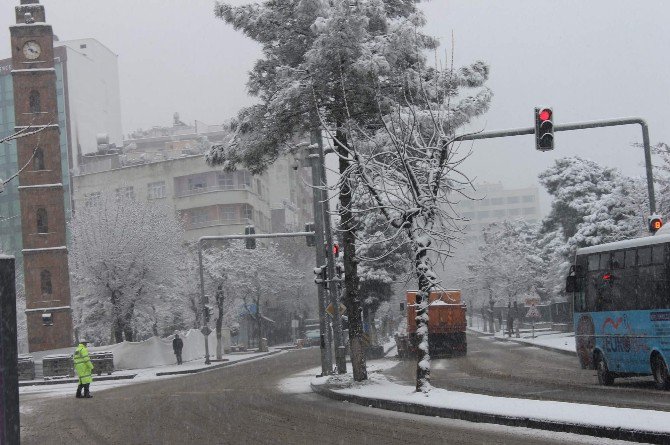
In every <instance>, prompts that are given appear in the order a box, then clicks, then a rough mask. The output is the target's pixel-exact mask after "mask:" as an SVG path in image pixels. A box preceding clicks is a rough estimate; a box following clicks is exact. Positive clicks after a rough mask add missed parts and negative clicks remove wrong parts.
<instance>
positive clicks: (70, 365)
mask: <svg viewBox="0 0 670 445" xmlns="http://www.w3.org/2000/svg"><path fill="white" fill-rule="evenodd" d="M42 373H43V374H44V379H45V380H48V379H52V378H58V377H74V362H73V361H72V356H71V355H69V354H57V355H47V356H45V357H44V358H43V359H42Z"/></svg>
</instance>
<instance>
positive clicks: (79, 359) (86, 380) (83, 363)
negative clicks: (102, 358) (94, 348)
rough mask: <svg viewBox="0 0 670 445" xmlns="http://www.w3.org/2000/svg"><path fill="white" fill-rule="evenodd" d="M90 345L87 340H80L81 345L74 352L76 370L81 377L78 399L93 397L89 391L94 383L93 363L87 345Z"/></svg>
mask: <svg viewBox="0 0 670 445" xmlns="http://www.w3.org/2000/svg"><path fill="white" fill-rule="evenodd" d="M87 344H88V341H87V340H83V339H82V340H79V345H78V346H77V349H75V351H74V356H73V359H74V370H75V372H76V373H77V376H78V377H79V386H77V396H76V397H77V398H78V399H82V398H84V399H91V398H93V396H92V395H91V393H90V391H89V386H90V385H91V382H93V363H91V358H90V357H89V356H88V349H86V345H87ZM82 389H83V390H84V395H83V396H82V394H81V390H82Z"/></svg>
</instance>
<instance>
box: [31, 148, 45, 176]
mask: <svg viewBox="0 0 670 445" xmlns="http://www.w3.org/2000/svg"><path fill="white" fill-rule="evenodd" d="M33 170H36V171H37V170H45V168H44V151H42V149H41V148H38V149H37V150H35V156H34V157H33Z"/></svg>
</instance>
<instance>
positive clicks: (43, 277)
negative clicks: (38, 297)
mask: <svg viewBox="0 0 670 445" xmlns="http://www.w3.org/2000/svg"><path fill="white" fill-rule="evenodd" d="M40 289H41V290H42V294H43V295H44V294H46V295H51V294H52V293H53V287H52V286H51V272H49V271H48V270H46V269H44V270H42V272H40Z"/></svg>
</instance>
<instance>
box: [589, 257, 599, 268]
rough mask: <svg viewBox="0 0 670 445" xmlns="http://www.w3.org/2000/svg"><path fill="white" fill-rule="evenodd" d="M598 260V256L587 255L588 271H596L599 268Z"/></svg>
mask: <svg viewBox="0 0 670 445" xmlns="http://www.w3.org/2000/svg"><path fill="white" fill-rule="evenodd" d="M598 258H599V255H598V254H595V255H589V271H591V270H598V267H599V264H598Z"/></svg>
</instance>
